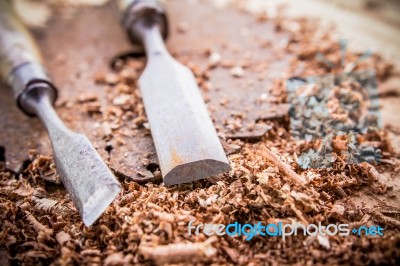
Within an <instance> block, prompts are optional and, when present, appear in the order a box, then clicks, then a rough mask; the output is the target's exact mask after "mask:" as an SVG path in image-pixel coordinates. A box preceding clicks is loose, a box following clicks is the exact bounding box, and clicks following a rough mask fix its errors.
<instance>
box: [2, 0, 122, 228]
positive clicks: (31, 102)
mask: <svg viewBox="0 0 400 266" xmlns="http://www.w3.org/2000/svg"><path fill="white" fill-rule="evenodd" d="M0 74H1V76H2V77H3V79H4V80H5V81H6V82H7V83H8V84H9V85H10V86H11V87H12V89H13V92H14V96H15V99H16V102H17V104H18V106H19V107H20V109H21V110H22V111H23V112H25V113H26V114H27V115H31V116H35V115H36V116H37V117H38V118H39V119H40V120H41V121H42V123H43V124H44V126H45V127H46V129H47V132H48V134H49V137H50V140H51V143H52V147H53V155H54V160H55V163H56V167H57V172H58V174H59V176H60V178H61V180H62V182H63V184H64V186H65V187H66V189H67V190H68V192H69V194H70V196H71V198H72V201H73V202H74V204H75V206H76V207H77V209H78V211H79V213H80V215H81V216H82V219H83V222H84V223H85V225H86V226H90V225H91V224H93V223H94V221H95V220H96V219H97V218H98V217H99V216H100V215H101V214H102V213H103V211H104V210H105V209H106V208H107V206H108V205H109V204H110V203H111V202H112V201H113V200H114V198H115V197H116V195H117V194H118V193H119V191H120V190H121V187H120V185H119V183H118V181H117V180H116V179H115V177H114V176H113V174H112V173H111V171H110V170H109V169H108V168H107V166H106V164H105V163H104V162H103V161H102V159H101V158H100V156H99V154H98V153H97V152H96V150H95V149H94V148H93V146H92V145H91V144H90V142H89V140H88V139H87V138H86V137H85V136H84V135H82V134H78V133H75V132H73V131H71V130H70V129H68V128H67V127H66V126H65V125H64V124H63V122H62V121H61V119H60V118H59V117H58V115H57V113H56V112H55V110H54V108H53V106H52V104H53V103H54V102H55V100H56V98H57V90H56V88H55V86H54V85H53V84H52V81H51V79H50V78H49V76H48V74H47V71H46V70H45V68H44V67H43V65H42V59H41V55H40V52H39V50H38V49H37V47H36V44H35V42H34V39H33V37H32V36H31V35H30V33H29V32H28V30H27V29H26V28H25V27H24V26H23V24H22V23H21V22H20V21H19V20H18V18H17V16H16V14H15V13H14V12H13V10H12V8H11V6H10V5H9V3H8V2H7V1H0Z"/></svg>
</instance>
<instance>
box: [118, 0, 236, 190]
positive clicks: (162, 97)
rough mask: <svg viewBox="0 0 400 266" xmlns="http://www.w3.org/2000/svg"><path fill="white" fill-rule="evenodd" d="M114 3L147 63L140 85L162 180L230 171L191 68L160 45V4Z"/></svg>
mask: <svg viewBox="0 0 400 266" xmlns="http://www.w3.org/2000/svg"><path fill="white" fill-rule="evenodd" d="M115 3H116V5H117V7H118V10H119V12H120V13H121V14H122V25H123V27H124V29H125V31H126V32H127V34H128V36H129V39H130V41H131V42H132V44H134V45H140V46H142V47H144V48H145V51H146V56H147V63H146V67H145V70H144V71H143V73H142V75H141V77H140V78H139V88H140V91H141V95H142V98H143V102H144V106H145V110H146V114H147V117H148V120H149V123H150V130H151V134H152V137H153V141H154V144H155V147H156V151H157V156H158V160H159V163H160V169H161V174H162V175H163V179H164V183H165V184H166V185H174V184H180V183H187V182H191V181H194V180H198V179H202V178H206V177H210V176H214V175H217V174H220V173H223V172H226V171H229V169H230V166H229V163H228V160H227V158H226V155H225V153H224V150H223V148H222V145H221V142H220V140H219V138H218V135H217V132H216V130H215V128H214V125H213V123H212V121H211V118H210V116H209V114H208V111H207V108H206V105H205V103H204V101H203V99H202V97H201V94H200V91H199V88H198V86H197V83H196V80H195V78H194V75H193V73H192V72H191V71H190V70H189V69H188V68H187V67H185V66H183V65H182V64H181V63H179V62H178V61H176V60H175V59H174V58H173V57H172V56H171V55H170V54H169V53H168V51H167V49H166V47H165V44H164V40H165V39H166V37H167V35H168V20H167V14H166V9H165V5H164V4H163V3H162V2H161V1H156V0H117V1H116V2H115Z"/></svg>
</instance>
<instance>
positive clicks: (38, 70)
mask: <svg viewBox="0 0 400 266" xmlns="http://www.w3.org/2000/svg"><path fill="white" fill-rule="evenodd" d="M42 62H43V60H42V57H41V54H40V52H39V49H38V47H37V45H36V43H35V40H34V38H33V37H32V35H31V34H30V33H29V31H28V29H27V28H26V27H25V26H24V25H23V24H22V22H21V21H20V20H19V19H18V17H17V15H16V14H15V12H14V10H13V9H12V7H11V6H10V4H9V3H8V1H6V0H2V1H0V75H1V78H2V79H3V80H4V81H5V82H6V83H7V84H8V85H10V86H11V87H12V89H13V92H14V96H15V99H16V101H17V104H18V106H19V107H20V108H21V109H22V111H24V112H25V113H26V114H28V115H34V112H33V111H32V110H30V108H29V106H28V104H26V103H25V98H26V97H25V96H26V95H27V92H28V91H30V90H31V89H33V88H37V87H38V86H39V85H40V87H41V88H42V90H43V89H44V90H45V91H46V93H48V94H49V96H50V100H51V101H52V102H54V101H55V99H56V97H57V90H56V88H55V87H54V86H53V85H52V82H51V79H50V78H49V76H48V74H47V71H46V69H45V68H44V67H43V65H42Z"/></svg>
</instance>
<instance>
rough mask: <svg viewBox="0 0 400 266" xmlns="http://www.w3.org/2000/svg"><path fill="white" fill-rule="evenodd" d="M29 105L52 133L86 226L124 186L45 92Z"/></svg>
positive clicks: (65, 178) (63, 173)
mask: <svg viewBox="0 0 400 266" xmlns="http://www.w3.org/2000/svg"><path fill="white" fill-rule="evenodd" d="M30 105H31V106H32V108H34V109H35V113H36V114H37V116H38V117H39V118H40V119H41V120H42V122H43V123H44V125H45V126H46V129H47V131H48V133H49V136H50V139H51V143H52V147H53V155H54V160H55V163H56V167H57V171H58V173H59V175H60V178H61V180H62V182H63V184H64V186H65V187H66V189H67V191H68V192H69V194H70V196H71V198H72V201H73V202H74V204H75V206H76V208H77V209H78V212H79V214H80V215H81V216H82V219H83V222H84V224H85V225H86V226H90V225H92V224H93V223H94V222H95V221H96V220H97V218H98V217H99V216H100V215H101V214H102V213H103V212H104V210H105V209H106V208H107V207H108V205H110V204H111V202H112V201H113V200H114V198H115V197H116V196H117V194H118V193H119V192H120V190H121V187H120V184H119V183H118V181H117V180H116V179H115V177H114V175H113V174H112V173H111V171H110V169H109V168H108V167H107V166H106V164H105V163H104V162H103V160H102V159H101V157H100V155H99V154H98V153H97V151H96V150H95V148H94V147H93V146H92V145H91V144H90V142H89V140H88V139H87V138H86V137H85V136H84V135H82V134H78V133H75V132H72V131H71V130H69V129H68V128H67V127H65V125H64V124H63V123H62V121H61V120H60V118H59V117H58V116H57V114H56V112H55V111H54V109H53V107H52V105H51V103H50V101H49V99H48V97H46V95H42V96H40V95H39V96H38V97H32V98H31V100H30Z"/></svg>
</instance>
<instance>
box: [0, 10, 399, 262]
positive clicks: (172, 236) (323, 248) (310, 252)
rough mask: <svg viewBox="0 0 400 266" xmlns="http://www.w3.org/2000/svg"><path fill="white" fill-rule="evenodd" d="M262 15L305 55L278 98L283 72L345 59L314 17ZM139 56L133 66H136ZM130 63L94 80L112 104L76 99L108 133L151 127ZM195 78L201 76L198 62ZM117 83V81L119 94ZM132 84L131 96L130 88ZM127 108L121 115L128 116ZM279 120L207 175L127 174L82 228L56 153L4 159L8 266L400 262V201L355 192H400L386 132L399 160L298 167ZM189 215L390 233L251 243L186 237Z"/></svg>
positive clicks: (2, 202)
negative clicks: (371, 200)
mask: <svg viewBox="0 0 400 266" xmlns="http://www.w3.org/2000/svg"><path fill="white" fill-rule="evenodd" d="M259 20H260V23H274V25H275V26H276V30H277V31H285V32H287V33H288V34H289V36H290V38H289V41H288V42H287V44H286V45H284V47H283V48H282V47H281V48H279V49H283V50H280V51H279V52H280V53H289V54H293V55H294V56H295V57H297V58H295V59H294V60H293V62H292V64H291V66H290V68H289V69H288V71H287V73H284V75H283V76H282V77H281V78H280V79H277V80H276V82H275V83H274V84H275V86H273V87H272V88H270V90H269V91H268V93H270V94H271V95H277V96H280V97H277V98H276V99H275V100H276V101H278V102H279V101H282V102H284V101H285V97H282V95H285V86H284V82H283V80H285V79H286V78H287V77H289V76H294V75H297V76H301V75H315V74H326V73H331V72H333V71H335V69H330V68H327V67H326V66H325V65H323V64H321V63H320V62H319V61H318V60H316V59H315V55H316V53H317V52H318V51H321V52H324V54H326V55H327V56H328V57H329V58H330V59H331V60H333V61H335V60H336V61H337V60H339V58H340V56H339V47H338V45H337V43H336V42H335V40H331V39H330V37H329V34H325V35H322V36H321V35H320V34H319V33H318V34H317V30H318V29H317V28H316V26H315V25H318V24H315V22H313V21H309V20H306V19H299V20H289V19H286V18H285V17H283V16H276V15H274V17H268V14H260V17H259ZM317 36H318V38H317ZM321 40H322V44H321ZM273 49H278V48H276V47H275V48H273ZM277 54H279V53H277ZM214 57H215V56H214ZM347 57H348V58H347V59H348V60H349V62H350V61H354V60H352V59H355V58H356V57H357V55H355V54H352V53H348V55H347ZM216 61H218V60H213V64H212V67H210V69H208V70H207V71H213V68H214V67H216V66H215V65H216V64H217V63H216ZM132 62H134V61H131V63H129V62H127V64H128V65H129V64H134V63H132ZM139 64H142V63H139ZM368 64H369V65H368ZM366 65H367V67H370V66H373V67H374V68H375V69H377V76H378V79H379V80H380V81H383V80H385V79H386V78H387V77H389V76H390V75H391V73H392V72H391V71H392V70H391V69H392V67H391V66H390V64H387V63H385V62H384V61H383V60H382V59H381V58H380V57H379V56H373V57H372V58H371V59H370V60H368V61H366V62H365V63H363V64H360V65H358V66H357V67H356V68H362V67H366ZM131 68H132V69H135V66H132V67H131ZM126 69H127V68H126V67H123V68H121V70H120V71H119V72H118V73H117V74H107V75H106V76H104V77H101V76H100V77H97V78H96V79H97V82H100V83H106V84H108V85H109V86H111V87H110V88H111V89H110V99H109V100H110V101H113V103H114V106H115V108H113V109H112V110H111V109H110V110H107V111H106V113H105V114H104V116H102V115H96V114H97V113H98V110H100V109H99V108H97V107H93V106H94V104H93V103H95V104H96V105H97V106H99V105H100V103H99V102H97V100H96V98H95V97H94V98H93V97H83V98H82V99H80V101H81V102H83V103H85V104H84V105H83V106H89V108H88V109H87V110H88V112H89V113H91V114H93V115H94V116H93V118H94V119H104V118H105V120H106V121H107V123H108V124H109V125H111V130H108V128H106V129H105V130H104V131H105V132H107V134H105V135H107V136H108V137H109V138H110V139H112V130H113V129H116V128H117V127H118V124H119V123H123V121H124V120H129V119H128V118H129V117H130V116H135V117H141V118H140V119H137V121H136V122H135V123H134V124H135V126H137V127H144V128H146V123H147V119H146V117H145V114H144V111H143V106H142V105H141V104H140V101H141V99H140V95H139V93H138V90H137V88H136V84H135V83H133V84H132V78H129V77H135V78H136V77H137V74H134V73H130V74H129V73H128V74H127V73H122V71H125V72H126V71H127V70H126ZM128 69H129V67H128ZM135 71H136V69H135ZM135 73H136V72H135ZM195 73H196V71H195ZM238 73H239V71H238V70H237V69H236V70H235V71H234V73H232V75H235V77H236V78H245V77H244V76H243V75H242V71H240V73H241V74H240V75H238ZM196 77H197V78H198V79H201V71H200V72H199V74H197V75H196ZM113 86H114V87H117V88H118V90H117V92H114V93H111V91H112V88H114V87H113ZM132 88H133V90H132ZM125 94H126V95H134V97H131V98H128V97H123V96H124V95H125ZM125 116H126V117H125ZM120 117H125V118H124V119H122V120H121V121H120V120H119V118H120ZM114 125H115V128H114ZM271 125H272V129H271V130H269V131H268V132H267V133H266V135H265V136H264V137H263V138H262V139H261V140H260V141H258V142H255V143H246V142H244V141H239V142H237V141H236V142H235V145H238V146H239V150H238V151H236V152H234V153H233V154H231V155H230V156H229V160H230V161H231V167H232V170H231V171H230V172H229V173H226V174H223V175H220V176H218V177H215V178H212V179H210V180H202V181H197V182H194V183H193V184H187V185H180V186H173V187H165V186H164V185H162V184H153V183H147V184H145V185H139V184H137V183H136V182H133V181H131V180H129V179H128V178H120V182H121V183H122V185H123V191H122V192H121V194H120V195H119V196H118V197H117V199H116V200H115V201H114V202H113V203H112V205H111V206H110V207H109V208H108V209H107V211H106V212H105V213H104V214H103V215H102V216H101V218H100V219H99V220H98V222H96V224H95V225H94V226H92V227H90V228H86V227H84V226H83V224H82V221H81V219H80V217H79V215H78V214H77V212H76V210H75V208H74V206H73V204H72V202H71V200H70V198H69V196H68V194H67V193H66V192H65V190H64V189H63V188H62V186H61V185H58V184H57V180H58V177H57V176H56V173H55V172H54V165H53V161H52V159H51V158H48V157H43V156H41V155H35V156H34V157H33V158H32V162H31V163H30V165H29V166H28V167H27V168H26V170H25V171H24V172H23V173H22V174H21V175H19V176H15V175H14V174H13V173H11V172H10V171H8V170H6V169H4V168H1V169H0V177H1V185H0V195H1V196H0V216H1V221H2V222H1V233H0V245H1V247H0V253H1V256H0V260H1V265H7V264H8V262H7V260H9V259H10V261H11V262H12V263H15V264H25V265H32V264H50V263H53V264H54V265H65V264H78V265H84V264H85V265H86V264H104V265H129V264H149V265H150V264H154V263H156V264H172V263H182V265H184V264H187V263H198V264H202V263H214V264H218V265H219V264H224V263H230V264H242V265H244V264H248V265H259V264H273V265H279V264H294V263H298V264H302V265H310V264H313V263H319V264H328V265H330V264H344V263H350V262H351V263H353V264H356V265H359V264H380V263H382V264H396V262H397V263H398V261H399V260H400V250H399V248H398V246H399V245H400V234H399V230H400V220H399V219H398V213H399V210H397V209H395V208H389V207H387V206H383V207H382V208H375V206H365V208H358V207H357V206H356V205H354V204H353V202H352V201H351V200H350V198H351V197H352V196H354V195H357V194H358V193H368V194H372V195H389V196H390V195H391V196H392V197H398V191H397V194H396V191H395V192H393V191H392V188H391V187H390V186H388V185H387V184H385V182H384V181H382V180H381V179H382V175H381V174H379V173H380V172H383V171H386V172H391V173H392V174H393V177H392V178H398V177H395V176H396V174H398V171H399V166H398V155H396V154H394V153H393V151H392V149H391V147H390V142H389V140H388V139H387V138H386V134H385V132H380V133H379V134H378V136H375V137H374V140H375V141H376V142H379V144H380V147H382V149H383V159H384V160H385V161H386V162H391V163H383V164H381V165H378V166H373V165H371V164H368V163H363V164H360V165H349V164H346V163H345V160H340V154H338V158H339V159H338V160H336V161H335V162H334V163H333V165H332V167H331V168H326V169H312V170H302V169H301V168H299V167H298V166H297V164H296V163H295V160H296V158H295V157H296V156H295V154H296V153H297V152H298V151H299V149H300V148H301V144H299V143H296V142H294V141H292V140H291V137H290V134H289V132H288V129H287V126H286V125H283V124H281V123H278V122H274V123H271ZM226 141H228V142H232V141H233V140H226ZM265 147H268V149H269V150H267V151H266V150H265ZM271 154H272V156H271ZM277 162H279V163H278V164H277ZM283 166H285V167H286V168H288V169H286V170H285V167H283ZM299 178H300V179H301V180H306V181H307V183H308V184H307V185H306V186H301V185H298V183H297V182H295V180H296V179H299ZM396 214H397V215H396ZM190 220H196V222H195V225H197V224H199V223H223V224H229V223H233V222H236V221H237V222H240V223H257V222H258V221H263V222H264V223H277V222H282V223H284V224H286V223H292V222H294V221H296V222H301V223H303V224H309V223H315V224H318V223H319V222H321V223H322V224H329V223H348V224H350V225H351V226H352V227H357V226H360V225H373V224H375V225H376V224H379V225H380V226H383V227H385V234H384V236H383V237H370V236H363V237H359V236H354V235H350V236H348V237H339V236H331V237H323V236H319V237H314V236H309V237H306V236H303V235H299V236H294V237H290V238H287V239H286V240H285V241H283V240H282V239H281V238H279V237H261V236H256V237H255V238H254V239H253V240H251V241H246V240H245V239H244V237H228V236H222V237H215V236H213V237H207V236H205V235H204V234H200V235H198V236H195V235H193V234H192V235H191V236H189V235H188V228H187V224H188V222H189V221H190Z"/></svg>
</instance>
